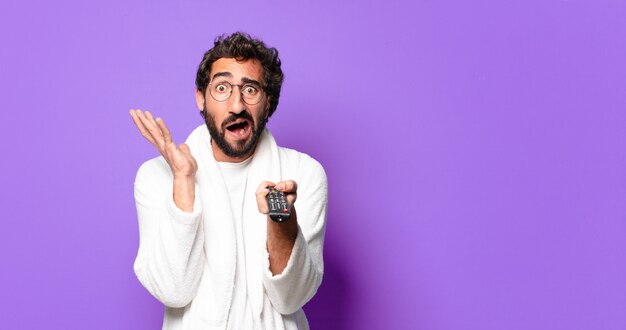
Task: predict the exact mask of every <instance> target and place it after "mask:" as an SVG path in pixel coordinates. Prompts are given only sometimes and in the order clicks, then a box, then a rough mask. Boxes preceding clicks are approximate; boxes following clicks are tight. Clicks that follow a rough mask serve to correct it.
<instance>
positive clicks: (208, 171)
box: [134, 125, 328, 330]
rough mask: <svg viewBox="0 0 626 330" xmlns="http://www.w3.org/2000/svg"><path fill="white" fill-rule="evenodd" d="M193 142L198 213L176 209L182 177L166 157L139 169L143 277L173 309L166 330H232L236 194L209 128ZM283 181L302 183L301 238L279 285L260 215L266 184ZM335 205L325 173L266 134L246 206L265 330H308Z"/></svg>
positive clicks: (250, 264)
mask: <svg viewBox="0 0 626 330" xmlns="http://www.w3.org/2000/svg"><path fill="white" fill-rule="evenodd" d="M186 143H187V144H188V145H189V148H190V149H191V153H192V154H193V156H194V157H195V159H196V161H197V163H198V172H197V173H196V178H195V180H196V192H195V201H194V206H193V210H192V212H191V213H188V212H183V211H182V210H180V209H179V208H178V207H177V206H176V205H175V204H174V201H173V193H172V183H173V176H172V173H171V170H170V168H169V165H168V164H167V163H166V161H165V160H164V159H163V157H157V158H154V159H151V160H148V161H147V162H145V163H144V164H143V165H142V166H141V167H140V168H139V171H138V173H137V177H136V179H135V201H136V205H137V216H138V218H139V233H140V241H139V251H138V253H137V258H136V260H135V264H134V270H135V274H136V275H137V278H138V279H139V281H140V282H141V284H142V285H143V286H144V287H145V288H146V289H147V290H148V291H149V292H150V293H151V294H152V295H153V296H154V297H155V298H157V299H158V300H159V301H161V302H162V303H163V304H164V305H165V306H166V309H165V317H164V321H163V329H169V330H173V329H176V330H179V329H181V330H182V329H184V330H195V329H225V328H226V325H227V324H226V323H227V320H228V315H229V310H230V307H231V303H232V297H233V287H234V279H235V267H236V259H235V258H236V241H235V227H234V226H235V225H234V223H233V214H232V209H231V206H230V201H229V199H228V196H229V194H228V190H227V187H226V185H225V183H224V180H223V178H222V176H221V173H220V169H219V167H218V164H217V163H216V161H215V158H214V157H213V152H212V149H211V143H210V135H209V132H208V130H207V128H206V126H205V125H201V126H199V127H198V128H196V129H195V130H194V131H193V132H192V133H191V135H190V136H189V138H188V139H187V141H186ZM282 180H294V181H296V182H297V183H298V198H297V200H296V202H295V208H296V210H297V212H298V235H297V238H296V242H295V244H294V247H293V250H292V252H291V256H290V258H289V261H288V264H287V267H286V268H285V270H284V271H283V272H282V273H281V274H279V275H276V276H273V275H272V273H271V272H270V270H269V255H268V252H267V248H266V237H267V223H266V221H267V220H266V216H265V215H264V214H261V213H259V211H258V208H257V204H256V196H255V191H256V189H257V187H258V185H259V184H260V183H261V182H262V181H272V182H278V181H282ZM327 201H328V186H327V179H326V174H325V172H324V169H323V168H322V166H321V165H320V164H319V163H318V162H317V161H315V160H314V159H313V158H311V157H310V156H308V155H306V154H303V153H300V152H297V151H295V150H291V149H287V148H281V147H278V146H277V145H276V142H275V141H274V138H273V137H272V135H271V134H270V133H269V131H268V130H265V131H264V132H263V133H262V135H261V137H260V139H259V142H258V145H257V148H256V151H255V154H254V156H253V159H252V161H251V163H250V170H249V174H248V180H247V185H246V193H245V197H244V202H243V206H242V214H243V220H244V222H245V225H244V228H243V234H244V237H245V244H246V260H245V261H246V276H247V278H248V283H249V287H248V296H249V299H250V306H251V308H252V310H253V314H254V321H255V324H256V325H257V326H258V328H259V329H308V323H307V320H306V317H305V315H304V312H303V311H302V306H303V305H304V304H305V303H307V302H308V301H309V300H310V299H311V298H312V297H313V295H314V294H315V292H316V291H317V288H318V287H319V285H320V283H321V281H322V274H323V272H324V262H323V258H322V248H323V243H324V232H325V229H326V206H327ZM235 207H237V206H235Z"/></svg>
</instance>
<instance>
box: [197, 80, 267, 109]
mask: <svg viewBox="0 0 626 330" xmlns="http://www.w3.org/2000/svg"><path fill="white" fill-rule="evenodd" d="M224 83H226V84H229V85H230V93H229V94H228V97H227V98H225V99H224V100H222V101H220V100H218V99H216V98H215V96H213V93H211V85H212V84H213V83H209V84H207V87H208V90H209V95H211V98H212V99H214V100H215V102H226V101H228V99H229V98H230V97H231V96H233V90H234V88H233V87H234V86H237V87H239V94H240V95H241V100H242V101H243V103H245V104H247V105H257V104H259V103H261V100H262V99H263V95H261V96H260V97H259V101H258V102H257V103H248V102H246V98H245V97H244V96H243V87H244V86H248V85H249V86H252V87H254V88H258V89H259V91H260V92H261V93H265V88H263V86H261V85H259V84H258V83H256V82H248V83H244V84H231V83H230V82H228V81H220V82H218V84H224ZM255 85H256V86H255ZM257 86H258V87H257Z"/></svg>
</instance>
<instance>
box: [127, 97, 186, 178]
mask: <svg viewBox="0 0 626 330" xmlns="http://www.w3.org/2000/svg"><path fill="white" fill-rule="evenodd" d="M130 116H131V117H132V118H133V122H135V125H136V126H137V128H138V129H139V132H141V135H143V137H145V138H146V140H148V141H150V143H152V145H154V146H155V147H156V148H157V150H158V151H159V153H160V154H161V155H162V156H163V158H165V160H166V161H167V163H168V164H169V165H170V168H171V169H172V173H173V174H174V177H181V178H183V177H186V178H193V177H194V176H195V174H196V171H197V170H198V163H196V160H195V159H194V158H193V156H192V155H191V151H190V150H189V146H187V145H186V144H184V143H181V144H179V145H178V147H176V144H175V143H174V141H172V136H171V135H170V131H169V130H168V129H167V126H165V122H163V119H161V118H156V120H155V119H154V118H153V117H152V114H151V113H150V112H148V111H145V112H144V111H141V110H139V109H137V110H133V109H131V110H130Z"/></svg>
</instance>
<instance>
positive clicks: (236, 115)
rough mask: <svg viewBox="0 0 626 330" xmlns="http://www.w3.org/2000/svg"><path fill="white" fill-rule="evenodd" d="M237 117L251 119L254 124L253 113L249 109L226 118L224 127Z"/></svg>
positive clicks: (223, 123)
mask: <svg viewBox="0 0 626 330" xmlns="http://www.w3.org/2000/svg"><path fill="white" fill-rule="evenodd" d="M237 119H246V120H248V121H250V123H251V124H253V125H254V119H253V118H252V115H251V114H250V113H248V111H246V110H244V111H242V112H240V113H238V114H232V115H230V116H228V117H227V118H226V119H224V121H223V122H222V128H225V127H226V126H228V125H229V124H230V123H232V122H234V121H236V120H237Z"/></svg>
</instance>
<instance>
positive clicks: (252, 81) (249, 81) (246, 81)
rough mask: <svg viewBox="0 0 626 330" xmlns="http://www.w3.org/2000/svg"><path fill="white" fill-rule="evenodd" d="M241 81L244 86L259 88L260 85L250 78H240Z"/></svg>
mask: <svg viewBox="0 0 626 330" xmlns="http://www.w3.org/2000/svg"><path fill="white" fill-rule="evenodd" d="M241 81H242V82H243V83H244V84H255V85H257V86H259V87H261V83H260V82H258V81H256V80H254V79H250V78H246V77H243V78H241Z"/></svg>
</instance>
